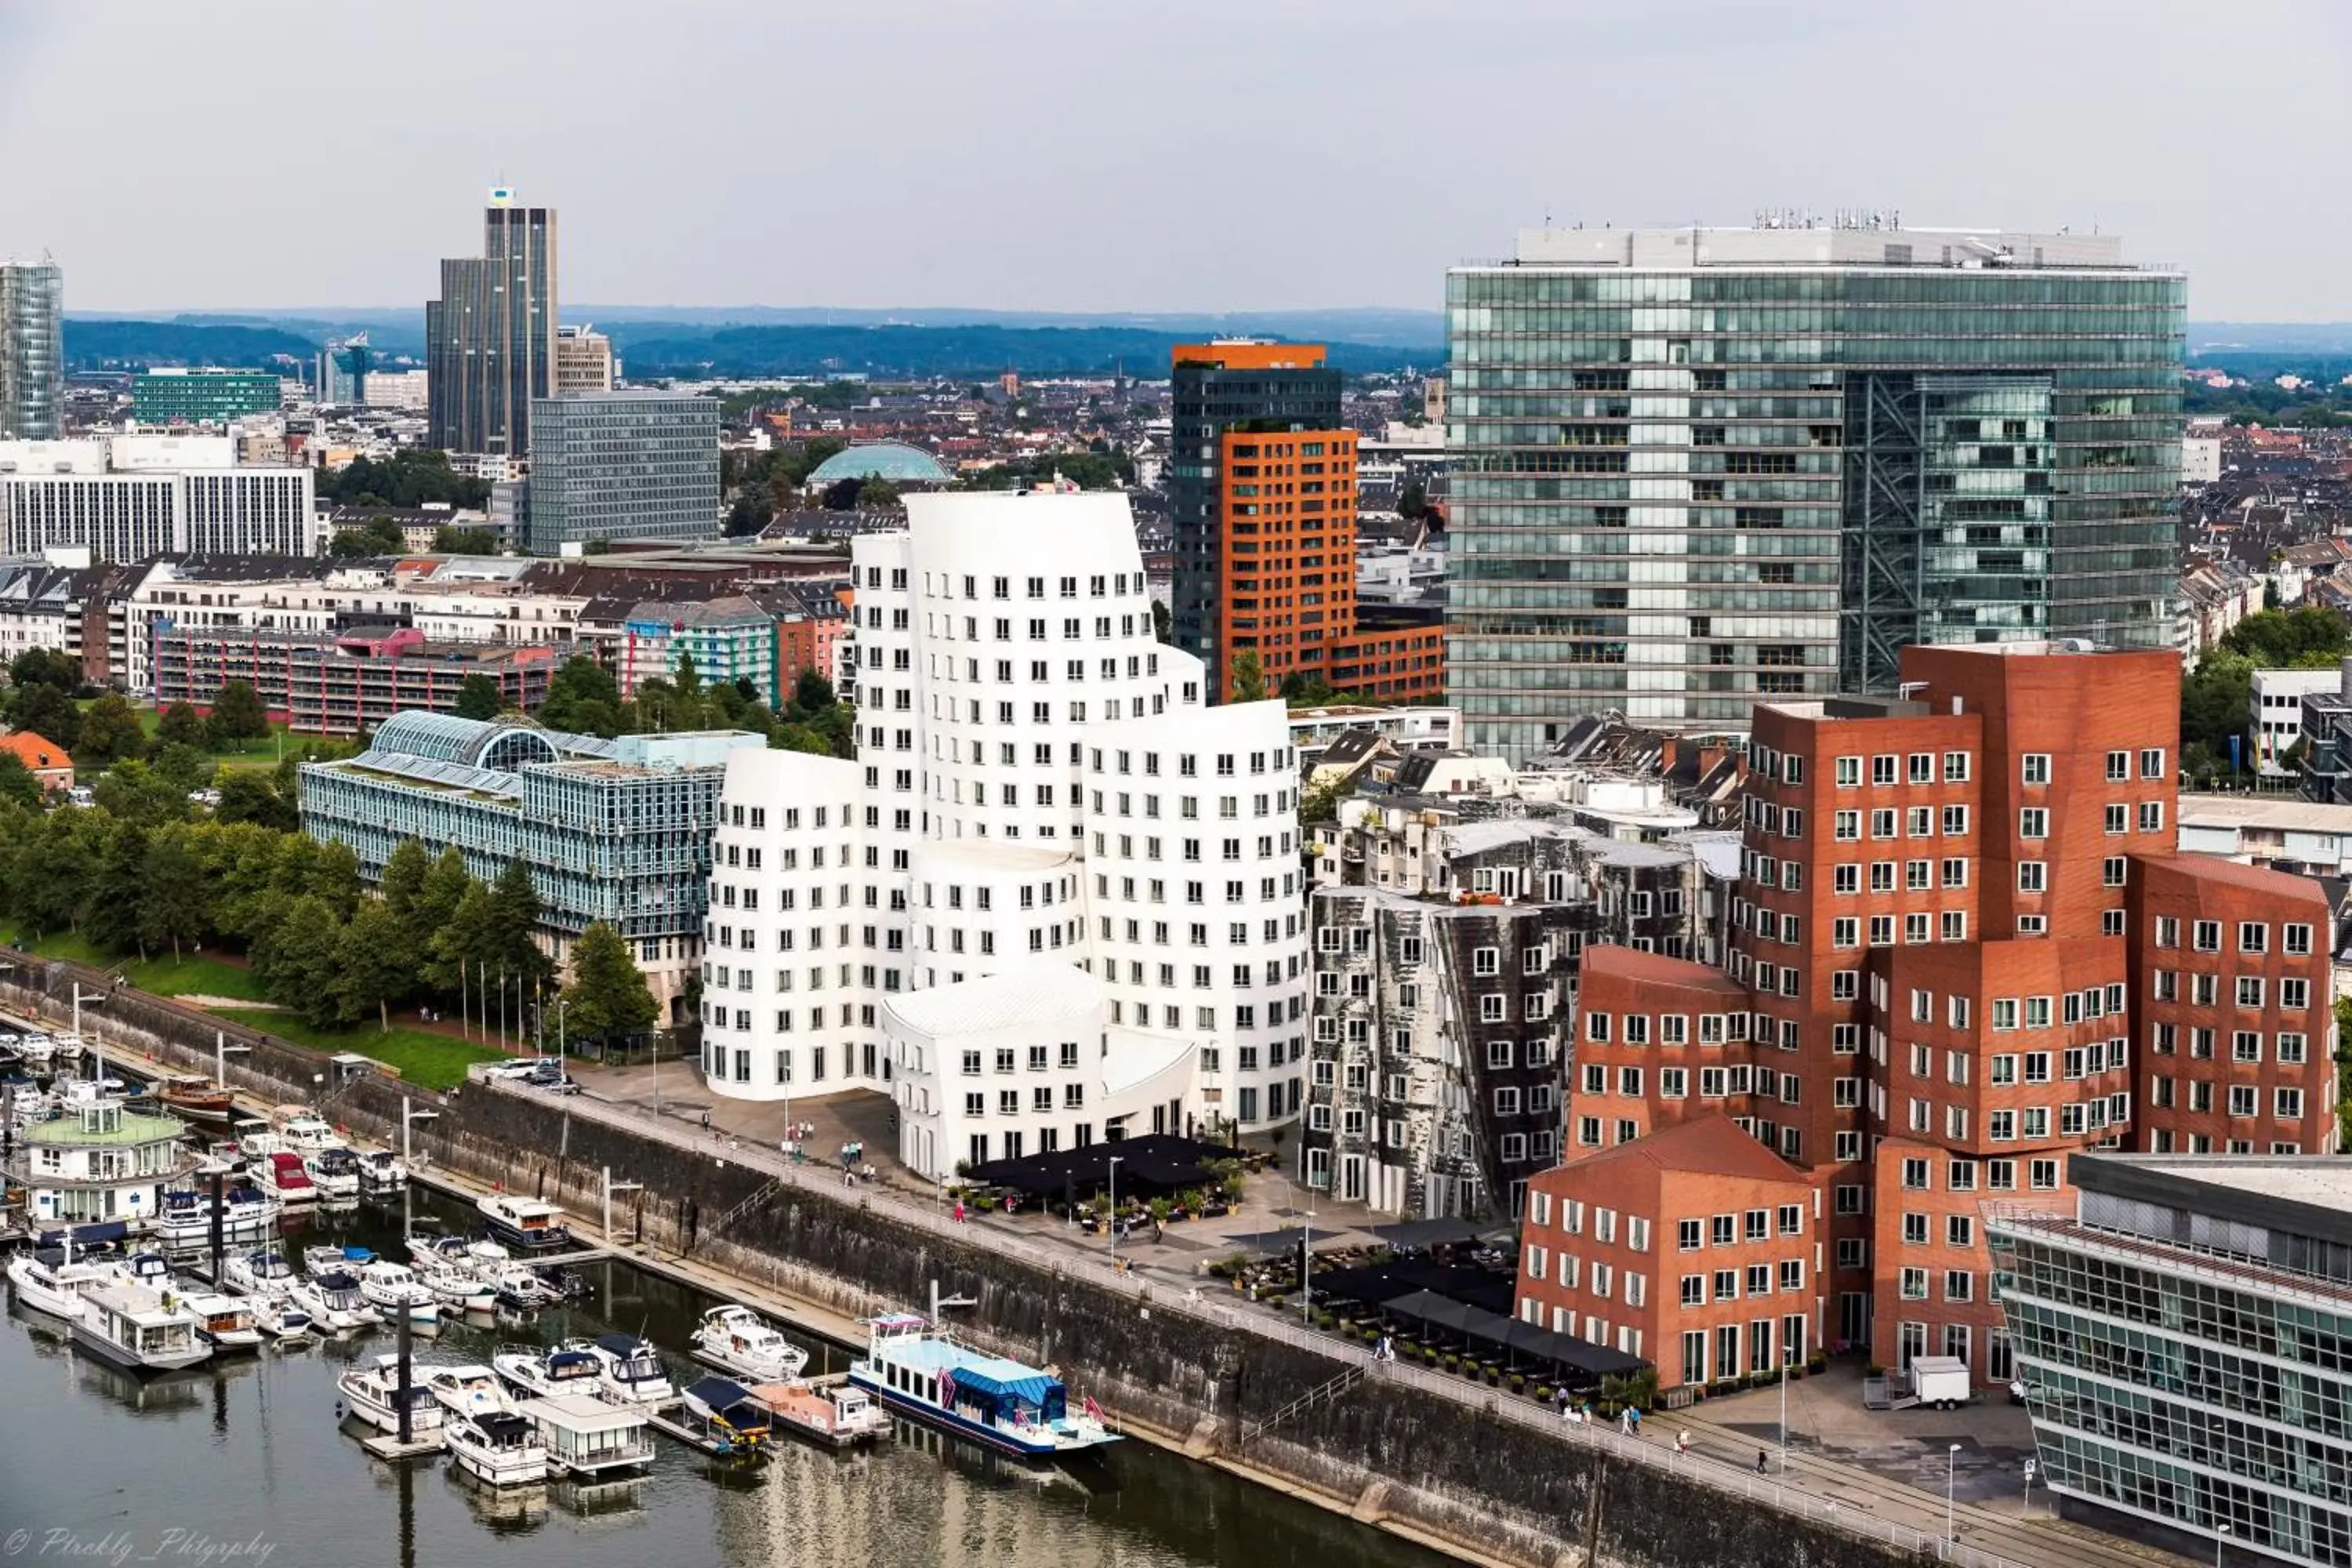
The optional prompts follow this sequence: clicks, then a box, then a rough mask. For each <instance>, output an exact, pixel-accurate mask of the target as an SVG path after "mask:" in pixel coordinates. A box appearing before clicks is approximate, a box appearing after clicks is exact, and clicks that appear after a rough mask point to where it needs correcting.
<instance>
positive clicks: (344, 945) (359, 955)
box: [335, 899, 416, 1030]
mask: <svg viewBox="0 0 2352 1568" xmlns="http://www.w3.org/2000/svg"><path fill="white" fill-rule="evenodd" d="M402 936H403V932H402V930H401V921H400V918H399V917H398V916H397V915H395V914H394V913H393V911H392V910H391V908H390V907H389V906H388V905H386V904H385V903H383V900H377V899H370V900H367V901H365V902H363V903H362V904H361V905H360V907H359V908H358V909H356V910H352V919H351V923H350V924H348V925H346V926H344V927H343V930H342V935H341V942H340V943H339V946H340V949H341V952H340V957H339V960H338V963H337V965H336V971H337V973H336V984H335V1016H336V1018H337V1020H338V1021H339V1022H341V1023H344V1024H356V1023H358V1022H359V1021H360V1020H361V1019H362V1018H364V1017H366V1016H368V1015H369V1014H370V1013H373V1014H374V1015H375V1016H376V1027H377V1028H378V1029H380V1030H383V1029H389V1028H391V1027H392V1005H393V1003H394V1002H395V1001H398V1000H399V999H400V998H401V997H402V996H404V995H405V994H407V992H408V989H409V987H410V986H412V985H413V984H415V980H416V973H415V967H414V965H413V963H412V962H411V952H410V950H409V948H408V947H407V946H406V945H404V942H403V941H402Z"/></svg>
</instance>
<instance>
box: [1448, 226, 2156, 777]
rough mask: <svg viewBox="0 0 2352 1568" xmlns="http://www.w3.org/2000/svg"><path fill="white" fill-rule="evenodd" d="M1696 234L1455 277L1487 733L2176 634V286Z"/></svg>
mask: <svg viewBox="0 0 2352 1568" xmlns="http://www.w3.org/2000/svg"><path fill="white" fill-rule="evenodd" d="M1709 238H1711V239H1712V240H1713V241H1714V244H1715V248H1716V249H1717V251H1719V252H1720V251H1736V249H1737V247H1738V238H1737V231H1735V233H1734V235H1733V236H1731V237H1723V236H1710V237H1709ZM1774 238H1776V239H1777V238H1780V237H1778V236H1776V237H1774ZM1874 238H1876V237H1874ZM1678 243H1682V244H1684V245H1685V246H1686V247H1689V246H1692V245H1693V244H1694V241H1681V242H1678ZM2109 243H2112V242H2109ZM1701 248H1703V246H1701ZM1822 248H1823V250H1824V252H1826V251H1827V249H1828V247H1826V246H1824V247H1822ZM1880 248H1881V249H1883V251H1884V252H1885V254H1886V255H1888V256H1890V257H1891V256H1895V255H1905V256H1907V255H1908V254H1910V253H1911V252H1912V250H1913V248H1914V247H1912V246H1910V245H1908V244H1895V243H1888V244H1885V246H1883V247H1880ZM1951 250H1952V247H1949V246H1946V247H1943V249H1942V252H1941V254H1945V255H1949V253H1950V252H1951ZM1692 253H1693V250H1692V249H1691V248H1685V251H1684V256H1685V260H1683V261H1682V263H1681V264H1680V265H1678V266H1677V265H1661V266H1655V267H1644V266H1638V265H1625V264H1605V263H1601V264H1596V263H1593V262H1588V261H1571V262H1553V261H1524V262H1519V263H1511V264H1496V265H1481V266H1473V267H1463V268H1455V269H1454V271H1453V272H1452V273H1451V274H1450V275H1449V276H1448V279H1447V297H1446V305H1447V314H1448V334H1449V340H1450V342H1449V347H1450V364H1449V370H1448V376H1449V381H1448V409H1447V417H1448V422H1449V424H1448V446H1449V447H1450V448H1451V452H1452V456H1453V458H1454V478H1453V479H1452V481H1451V483H1452V514H1451V519H1450V522H1451V531H1450V537H1451V546H1452V550H1453V552H1454V568H1453V580H1452V584H1451V589H1450V593H1451V601H1450V605H1449V610H1448V616H1447V645H1446V654H1447V668H1448V681H1449V696H1450V698H1451V700H1453V701H1454V703H1455V704H1456V705H1458V706H1459V707H1461V708H1462V709H1463V710H1464V713H1465V719H1466V721H1467V723H1468V726H1469V741H1470V743H1471V744H1472V745H1474V746H1477V747H1481V748H1494V749H1497V750H1500V751H1503V752H1506V753H1507V754H1511V755H1515V756H1516V755H1526V754H1528V753H1529V752H1534V751H1537V750H1539V749H1540V748H1541V747H1542V745H1543V744H1544V743H1545V742H1546V741H1547V740H1548V739H1550V738H1554V737H1555V736H1556V735H1557V733H1558V732H1559V730H1560V729H1561V728H1563V727H1564V726H1565V724H1566V722H1567V721H1569V720H1570V719H1571V718H1573V717H1574V716H1576V715H1578V714H1580V713H1591V712H1598V711H1601V710H1611V709H1614V710H1620V711H1622V712H1623V713H1624V714H1625V715H1626V716H1627V717H1628V718H1630V719H1632V720H1633V721H1637V722H1648V723H1658V724H1664V725H1667V726H1673V727H1683V728H1703V727H1709V726H1718V725H1719V726H1723V727H1726V728H1739V727H1744V726H1745V724H1746V721H1747V716H1748V708H1749V706H1750V705H1751V704H1752V703H1753V701H1754V700H1755V699H1756V698H1758V697H1759V696H1791V695H1822V694H1827V693H1830V692H1833V691H1837V690H1842V689H1843V690H1856V689H1859V690H1874V691H1884V690H1889V689H1892V687H1893V685H1894V683H1895V650H1896V649H1898V648H1900V647H1903V646H1904V645H1905V644H1906V643H1912V642H1983V641H2004V640H2017V639H2039V638H2043V637H2092V638H2095V639H2097V640H2100V641H2103V642H2107V643H2113V644H2116V645H2120V646H2127V647H2154V646H2169V645H2170V643H2171V641H2172V638H2173V601H2174V590H2175V583H2176V581H2177V574H2178V571H2179V560H2178V554H2179V551H2178V540H2177V534H2178V527H2179V519H2178V502H2177V498H2176V490H2177V487H2178V482H2179V437H2180V371H2181V364H2182V352H2183V338H2184V330H2185V327H2184V300H2185V292H2186V284H2185V280H2184V279H2182V278H2181V277H2180V276H2179V274H2177V273H2170V272H2163V271H2151V270H2144V269H2136V268H2127V267H2124V266H2121V265H2115V266H2104V267H2039V266H1999V267H1993V266H1981V265H1962V264H1958V263H1948V264H1941V265H1938V264H1932V263H1925V262H1923V263H1921V264H1917V265H1907V264H1897V265H1885V264H1884V263H1881V264H1878V265H1855V264H1846V263H1843V262H1835V261H1832V262H1819V263H1810V264H1809V263H1804V262H1772V263H1766V264H1753V263H1738V262H1733V261H1717V262H1707V261H1702V262H1700V263H1699V264H1696V265H1693V264H1691V263H1690V262H1689V261H1688V260H1687V259H1686V258H1687V257H1688V256H1689V255H1690V254H1692Z"/></svg>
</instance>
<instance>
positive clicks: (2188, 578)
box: [2176, 560, 2263, 664]
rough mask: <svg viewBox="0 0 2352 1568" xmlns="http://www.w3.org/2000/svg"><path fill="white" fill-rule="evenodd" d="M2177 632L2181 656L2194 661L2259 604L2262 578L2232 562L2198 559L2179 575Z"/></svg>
mask: <svg viewBox="0 0 2352 1568" xmlns="http://www.w3.org/2000/svg"><path fill="white" fill-rule="evenodd" d="M2177 599H2178V602H2179V606H2180V608H2179V621H2178V626H2179V632H2178V635H2177V637H2176V641H2177V643H2178V646H2179V649H2180V657H2181V658H2182V659H2183V660H2184V661H2186V662H2188V663H2189V664H2195V663H2196V662H2197V661H2198V660H2199V659H2200V658H2204V657H2205V655H2207V654H2208V653H2210V652H2211V651H2212V650H2213V649H2215V648H2217V647H2221V639H2222V638H2223V637H2228V636H2229V635H2230V630H2231V627H2233V626H2236V625H2237V624H2238V623H2239V622H2240V621H2242V620H2244V619H2245V618H2246V617H2247V616H2251V615H2253V614H2254V613H2256V612H2257V611H2259V610H2260V609H2261V608H2262V607H2263V579H2261V578H2260V577H2257V576H2255V575H2254V574H2252V573H2251V572H2249V571H2247V570H2246V569H2245V568H2244V567H2242V566H2241V565H2239V564H2238V563H2236V562H2234V561H2228V560H2221V561H2200V562H2193V563H2190V564H2189V565H2188V566H2186V567H2184V568H2183V569H2182V571H2181V574H2180V584H2179V594H2178V595H2177Z"/></svg>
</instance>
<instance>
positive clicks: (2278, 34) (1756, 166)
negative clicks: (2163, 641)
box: [0, 0, 2352, 321]
mask: <svg viewBox="0 0 2352 1568" xmlns="http://www.w3.org/2000/svg"><path fill="white" fill-rule="evenodd" d="M2347 75H2352V5H2345V4H2343V3H2342V0H2237V3H2236V4H2232V5H2211V4H2210V3H2208V0H2199V3H2196V4H2184V3H2176V0H2031V3H2012V0H1971V3H1969V4H1967V5H1959V4H1945V3H1943V0H1895V3H1889V0H1862V3H1856V4H1847V3H1844V0H1454V3H1450V4H1439V3H1432V4H1425V5H1420V4H1407V3H1404V0H1326V3H1320V4H1303V3H1285V0H1254V3H1251V0H1243V3H1227V0H1149V3H1147V0H931V3H929V4H916V3H913V0H833V3H830V4H825V5H801V4H789V3H777V0H751V3H749V4H747V3H745V0H725V3H723V4H722V3H713V0H657V3H655V4H646V0H562V3H561V4H556V3H550V0H379V3H376V4H373V5H361V4H358V3H356V0H326V3H324V4H320V3H319V0H299V3H291V0H289V3H285V4H279V3H275V0H203V3H201V4H194V5H150V4H145V3H140V4H135V5H134V4H131V3H129V0H0V255H5V254H7V253H9V252H11V251H13V252H16V253H17V254H19V255H31V256H37V255H39V254H40V253H41V252H43V251H48V252H52V253H54V254H55V255H56V257H57V258H58V260H59V261H60V262H61V263H62V264H63V265H64V267H65V268H66V290H67V300H68V309H77V310H162V309H166V308H173V309H228V308H247V307H313V306H329V305H343V306H362V305H365V306H383V305H409V304H414V303H416V302H418V301H421V300H424V299H425V296H426V295H427V294H429V293H430V292H432V290H433V288H434V285H435V279H436V269H435V265H434V263H435V260H436V258H438V257H442V256H446V255H464V254H467V253H468V252H469V251H471V250H473V249H475V248H476V247H478V235H479V216H478V208H479V206H480V205H481V197H482V193H483V191H484V189H485V187H487V186H488V185H490V184H493V183H494V182H496V181H498V180H499V179H500V178H501V177H503V178H504V179H506V180H508V181H509V182H511V183H512V184H514V185H515V186H516V187H517V188H518V190H519V191H520V193H521V194H522V195H523V196H524V197H525V198H526V199H528V200H530V201H532V202H544V203H548V204H551V205H554V206H555V207H557V208H558V209H559V211H560V212H561V214H562V295H563V297H564V298H565V299H566V300H582V301H590V300H593V301H596V302H600V303H632V304H646V305H659V304H677V305H729V304H741V303H752V302H756V303H764V304H774V305H839V306H866V307H877V306H905V307H919V306H924V305H965V306H982V307H995V308H1003V309H1020V310H1270V309H1290V308H1298V307H1308V306H1314V307H1328V306H1349V305H1389V306H1411V307H1422V308H1429V309H1434V308H1436V307H1438V306H1439V305H1440V304H1441V303H1442V300H1443V289H1444V269H1445V268H1446V266H1447V265H1448V264H1449V263H1450V262H1453V261H1455V260H1458V259H1462V258H1475V257H1492V256H1501V255H1505V254H1507V253H1508V251H1509V249H1510V247H1511V244H1512V237H1513V234H1514V232H1515V231H1516V230H1517V229H1518V228H1519V227H1521V226H1533V225H1535V224H1537V223H1538V222H1540V221H1541V220H1542V219H1543V218H1544V216H1545V215H1546V214H1547V212H1549V215H1550V216H1552V218H1553V219H1554V220H1555V221H1559V222H1570V221H1574V220H1576V219H1582V220H1584V221H1585V222H1587V223H1590V224H1600V223H1604V222H1607V223H1615V224H1618V225H1621V226H1622V225H1625V224H1646V223H1657V222H1667V223H1687V222H1691V221H1695V220H1697V221H1707V222H1714V223H1720V224H1744V223H1746V222H1748V219H1749V216H1750V215H1751V214H1752V213H1753V211H1754V210H1755V209H1756V208H1757V207H1758V206H1759V205H1807V206H1811V207H1814V208H1817V209H1824V210H1825V209H1828V208H1832V207H1836V206H1845V205H1875V206H1888V207H1896V208H1899V209H1900V210H1901V211H1902V213H1903V215H1904V217H1905V219H1906V221H1907V222H1910V223H1914V224H1920V225H1930V226H1932V225H1971V224H1986V225H1997V226H2002V227H2007V228H2034V227H2050V228H2055V227H2056V226H2059V225H2062V224H2073V225H2074V226H2078V227H2089V226H2092V225H2094V224H2096V225H2098V226H2101V227H2102V228H2104V229H2106V230H2108V231H2111V232H2120V233H2122V234H2123V235H2124V236H2125V237H2126V246H2127V254H2129V255H2130V256H2132V257H2133V258H2135V259H2141V260H2161V261H2172V262H2179V263H2181V264H2183V265H2185V266H2186V267H2188V268H2189V273H2190V291H2189V301H2190V311H2191V313H2192V314H2193V315H2195V316H2197V317H2199V318H2201V319H2215V318H2232V319H2244V320H2299V321H2321V320H2341V319H2344V318H2346V317H2352V300H2347V293H2352V267H2347V260H2346V258H2347V256H2352V203H2347V202H2346V201H2344V200H2343V199H2342V195H2341V192H2340V190H2339V188H2338V170H2339V166H2340V163H2341V161H2342V159H2343V158H2344V156H2345V155H2346V152H2347V148H2352V93H2347V90H2346V89H2345V82H2346V79H2347Z"/></svg>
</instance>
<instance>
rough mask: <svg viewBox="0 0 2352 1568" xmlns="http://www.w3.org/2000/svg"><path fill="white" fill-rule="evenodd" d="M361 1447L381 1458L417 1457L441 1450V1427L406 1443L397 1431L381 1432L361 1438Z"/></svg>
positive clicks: (414, 1437)
mask: <svg viewBox="0 0 2352 1568" xmlns="http://www.w3.org/2000/svg"><path fill="white" fill-rule="evenodd" d="M360 1447H362V1448H365V1449H366V1450H367V1451H368V1452H369V1453H371V1454H373V1455H374V1456H375V1457H376V1458H379V1459H415V1458H423V1457H424V1456H425V1455H427V1454H437V1453H439V1452H440V1451H441V1429H440V1428H439V1427H438V1426H436V1427H435V1428H434V1429H433V1430H432V1431H431V1432H429V1433H422V1434H419V1435H417V1436H413V1437H411V1438H410V1439H409V1440H408V1441H407V1442H405V1443H404V1442H402V1441H401V1440H400V1436H399V1435H398V1434H397V1433H394V1432H379V1433H377V1434H376V1435H375V1436H373V1437H362V1438H361V1439H360Z"/></svg>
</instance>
